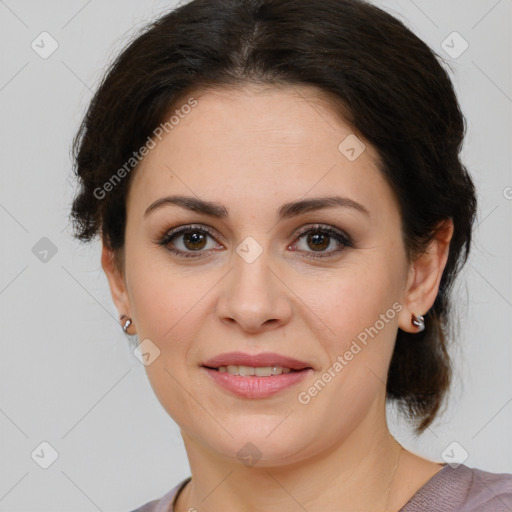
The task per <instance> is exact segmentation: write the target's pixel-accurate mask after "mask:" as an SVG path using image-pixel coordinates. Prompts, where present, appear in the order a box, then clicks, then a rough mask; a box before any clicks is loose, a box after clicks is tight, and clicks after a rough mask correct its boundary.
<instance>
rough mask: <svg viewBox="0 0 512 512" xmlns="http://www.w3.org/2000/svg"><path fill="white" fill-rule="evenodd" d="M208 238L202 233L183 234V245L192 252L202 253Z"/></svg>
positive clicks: (189, 232) (190, 232)
mask: <svg viewBox="0 0 512 512" xmlns="http://www.w3.org/2000/svg"><path fill="white" fill-rule="evenodd" d="M206 238H207V235H205V234H204V233H202V232H200V231H188V232H185V233H184V234H183V245H184V246H185V247H186V248H187V249H189V250H191V251H200V250H202V249H204V246H205V245H206Z"/></svg>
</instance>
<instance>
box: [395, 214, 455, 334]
mask: <svg viewBox="0 0 512 512" xmlns="http://www.w3.org/2000/svg"><path fill="white" fill-rule="evenodd" d="M452 235H453V221H452V220H451V219H446V220H444V221H442V222H441V223H440V224H439V225H438V227H437V230H436V234H435V236H434V238H433V240H432V241H431V242H430V244H429V246H428V247H427V250H426V251H425V252H423V253H422V254H420V255H419V256H418V257H417V258H416V259H415V260H414V261H413V262H412V263H411V267H410V269H409V276H408V278H407V285H406V289H405V297H404V301H403V305H404V307H403V309H402V311H401V312H400V315H399V317H398V326H399V327H400V329H402V330H403V331H406V332H411V333H416V332H418V328H417V327H415V326H414V325H413V324H412V323H411V315H412V314H415V315H424V314H425V313H426V312H427V311H428V310H429V309H430V308H431V307H432V305H433V304H434V301H435V299H436V297H437V293H438V291H439V283H440V282H441V277H442V275H443V271H444V268H445V266H446V262H447V260H448V254H449V250H450V241H451V239H452Z"/></svg>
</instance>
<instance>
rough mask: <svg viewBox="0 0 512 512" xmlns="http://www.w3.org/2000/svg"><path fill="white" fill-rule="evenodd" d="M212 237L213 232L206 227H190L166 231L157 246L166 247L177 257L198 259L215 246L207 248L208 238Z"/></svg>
mask: <svg viewBox="0 0 512 512" xmlns="http://www.w3.org/2000/svg"><path fill="white" fill-rule="evenodd" d="M213 237H214V234H213V230H211V229H210V228H209V227H208V226H195V225H190V226H184V227H181V228H176V229H172V230H170V231H167V232H166V233H165V235H164V236H163V237H161V238H160V239H159V240H158V244H159V245H162V246H164V247H166V248H167V249H168V250H169V251H171V252H172V253H174V254H176V255H177V256H182V257H185V258H200V257H202V256H203V257H204V256H205V254H204V252H205V251H208V250H212V249H214V248H215V245H214V246H213V247H208V238H213ZM175 240H177V242H175ZM194 253H196V254H194Z"/></svg>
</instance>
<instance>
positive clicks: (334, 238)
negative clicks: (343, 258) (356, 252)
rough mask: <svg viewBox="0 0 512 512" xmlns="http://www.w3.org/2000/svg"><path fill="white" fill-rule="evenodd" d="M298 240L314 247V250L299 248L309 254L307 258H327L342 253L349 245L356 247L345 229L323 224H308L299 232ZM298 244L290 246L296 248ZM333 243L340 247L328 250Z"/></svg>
mask: <svg viewBox="0 0 512 512" xmlns="http://www.w3.org/2000/svg"><path fill="white" fill-rule="evenodd" d="M298 242H303V246H304V245H305V246H306V247H309V248H311V249H312V251H308V250H307V249H306V250H304V249H299V250H300V251H301V252H305V253H307V254H308V255H307V256H306V257H307V258H327V257H330V256H333V255H335V254H338V253H340V252H341V251H343V250H344V249H345V248H347V247H354V243H353V242H352V240H351V239H350V237H349V236H347V235H346V234H345V233H343V231H341V230H338V229H336V228H333V227H332V226H326V225H322V224H316V225H314V226H308V227H307V228H306V229H304V230H302V231H301V232H299V234H298ZM296 245H297V242H295V243H294V244H292V246H290V247H293V248H295V246H296ZM333 245H334V246H335V247H336V245H338V247H337V248H335V249H334V250H331V251H327V250H326V249H328V248H329V247H332V246H333ZM315 253H317V254H315Z"/></svg>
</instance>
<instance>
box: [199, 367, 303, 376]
mask: <svg viewBox="0 0 512 512" xmlns="http://www.w3.org/2000/svg"><path fill="white" fill-rule="evenodd" d="M203 368H207V369H208V370H215V371H217V372H219V373H227V374H229V375H238V376H240V377H272V376H275V375H282V374H286V373H299V372H302V371H305V370H312V368H311V367H310V366H307V367H304V368H300V369H294V368H289V367H283V366H279V365H272V366H245V365H225V366H218V367H214V366H203Z"/></svg>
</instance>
